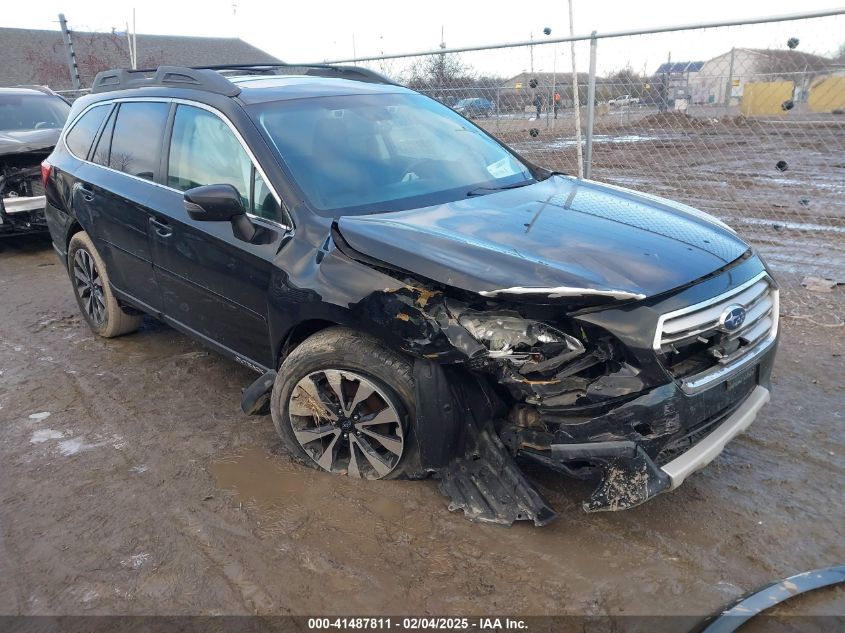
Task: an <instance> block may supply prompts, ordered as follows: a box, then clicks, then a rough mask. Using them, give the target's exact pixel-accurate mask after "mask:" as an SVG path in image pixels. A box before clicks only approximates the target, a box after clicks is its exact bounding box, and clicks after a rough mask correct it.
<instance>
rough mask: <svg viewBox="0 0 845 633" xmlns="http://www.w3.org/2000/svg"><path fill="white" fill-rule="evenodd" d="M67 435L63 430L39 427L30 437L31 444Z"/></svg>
mask: <svg viewBox="0 0 845 633" xmlns="http://www.w3.org/2000/svg"><path fill="white" fill-rule="evenodd" d="M64 436H65V434H64V433H62V432H61V431H54V430H53V429H38V430H37V431H35V433H33V434H32V437H31V438H29V443H30V444H41V443H43V442H46V441H47V440H58V439H60V438H63V437H64Z"/></svg>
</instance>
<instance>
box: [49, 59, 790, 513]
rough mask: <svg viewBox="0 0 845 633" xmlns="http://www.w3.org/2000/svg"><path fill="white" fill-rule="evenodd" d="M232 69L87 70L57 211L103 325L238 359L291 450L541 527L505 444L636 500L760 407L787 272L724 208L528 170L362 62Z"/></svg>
mask: <svg viewBox="0 0 845 633" xmlns="http://www.w3.org/2000/svg"><path fill="white" fill-rule="evenodd" d="M232 72H233V71H232V70H231V69H230V72H229V74H228V75H224V74H222V73H221V72H218V71H217V70H214V69H210V68H205V69H189V68H176V67H161V68H159V69H158V70H157V71H155V72H152V71H150V72H129V71H122V70H120V71H108V72H105V73H101V74H100V75H98V77H97V79H96V81H95V86H94V89H93V91H92V93H93V94H91V95H89V96H86V97H84V98H82V99H79V100H78V101H76V102H75V103H74V105H73V110H72V112H71V115H70V118H69V121H68V124H67V125H66V127H65V129H64V132H63V134H62V138H61V139H60V141H59V144H58V146H57V147H56V149H55V151H54V152H53V154H52V155H51V156H50V157H49V159H48V160H47V161H45V163H44V165H43V170H42V172H43V177H44V184H45V187H46V191H47V200H48V204H47V219H48V223H49V227H50V231H51V234H52V238H53V243H54V246H55V249H56V251H57V252H58V254H59V257H60V258H61V260H62V261H63V262H64V263H66V265H67V269H68V272H69V275H70V280H71V283H72V287H73V291H74V293H75V295H76V299H77V301H78V303H79V307H80V309H81V311H82V314H83V315H84V317H85V319H86V320H87V322H88V324H89V325H90V326H91V328H92V329H93V330H94V331H95V332H97V333H98V334H100V335H102V336H105V337H112V336H117V335H120V334H125V333H127V332H131V331H133V330H134V329H136V328H137V327H138V326H139V325H140V323H141V318H142V315H143V314H145V313H146V314H150V315H152V316H154V317H156V318H158V319H160V320H162V321H164V322H166V323H168V324H170V325H171V326H173V327H174V328H177V329H178V330H181V331H182V332H185V333H186V334H188V335H189V336H192V337H194V338H196V339H198V340H199V341H201V342H203V343H204V344H206V345H208V346H210V347H212V348H213V349H215V350H217V351H219V352H220V353H222V354H224V355H226V356H228V357H230V358H232V359H234V360H235V361H237V362H239V363H241V364H243V365H246V366H247V367H250V368H252V369H253V370H255V371H256V372H258V373H259V374H261V376H260V377H259V378H258V379H257V380H256V382H255V383H253V384H252V385H251V386H249V387H248V388H247V389H246V390H245V392H244V397H243V401H242V403H241V404H242V407H243V408H244V410H246V411H248V412H256V413H261V412H264V413H266V412H267V410H268V409H269V410H270V412H271V413H272V419H273V422H274V424H275V426H276V429H277V431H278V433H279V435H280V437H281V438H282V440H283V442H284V444H285V445H286V447H287V448H288V449H289V451H290V452H291V453H292V454H293V455H295V456H297V457H299V458H300V459H301V460H302V461H304V462H306V463H309V464H311V465H313V466H315V467H318V468H322V469H324V470H326V471H330V472H333V473H337V474H346V475H349V476H352V477H361V478H368V479H370V478H397V477H405V478H417V477H423V476H426V475H430V474H434V475H435V476H437V477H439V478H440V479H441V487H442V489H443V491H444V492H445V493H446V494H447V495H449V496H450V497H451V499H452V503H451V507H452V508H461V509H463V510H464V511H465V513H466V514H467V516H469V517H470V518H472V519H475V520H483V521H496V522H500V523H506V524H509V523H511V522H513V521H514V520H515V519H532V520H534V521H535V522H536V523H537V524H543V523H546V522H548V521H550V520H551V519H552V518H553V517H554V516H555V513H554V510H553V509H552V508H550V507H549V506H548V504H547V502H546V501H545V500H544V499H543V497H542V496H541V495H540V494H539V492H538V491H537V490H536V489H535V488H533V486H532V485H531V483H530V482H529V481H528V480H527V479H526V478H525V477H524V475H523V473H522V471H521V470H520V469H519V468H518V467H517V464H521V463H524V462H535V463H539V464H542V465H545V466H547V467H549V468H552V469H554V470H557V471H558V472H560V473H564V474H566V475H571V476H576V477H585V478H587V477H591V478H594V479H595V480H596V482H597V487H596V489H595V492H594V493H593V494H592V496H591V497H590V499H589V500H587V501H586V502H585V503H584V507H585V509H587V510H615V509H622V508H627V507H631V506H633V505H636V504H638V503H641V502H643V501H645V500H646V499H648V498H650V497H652V496H653V495H655V494H657V493H660V492H662V491H664V490H667V489H671V488H675V487H677V486H678V485H680V484H681V483H682V482H683V481H684V479H685V478H686V477H687V476H688V475H689V474H690V473H692V472H693V471H695V470H697V469H699V468H701V467H702V466H704V465H705V464H707V463H709V462H710V461H711V460H712V459H713V458H714V457H715V456H716V455H717V454H718V453H719V452H720V451H721V450H722V448H723V447H724V446H725V444H726V443H727V442H728V441H730V440H731V439H732V438H733V437H734V436H736V435H737V434H738V433H740V432H741V431H743V430H744V429H745V428H747V427H748V425H749V424H751V422H752V421H753V420H754V418H755V416H756V414H757V412H758V411H759V410H760V408H761V407H762V406H763V405H764V404H765V403H766V402H767V400H768V398H769V376H770V372H771V367H772V362H773V358H774V354H775V348H776V343H777V322H778V291H777V287H776V284H775V282H774V281H773V279H772V277H771V275H770V274H769V272H768V271H767V269H766V266H765V265H764V263H763V262H762V261H761V260H760V258H759V257H758V255H757V254H755V252H754V251H753V249H751V248H750V247H749V246H748V245H747V244H746V243H745V242H743V241H742V240H741V239H740V238H739V237H738V236H737V235H736V234H735V233H734V232H733V231H732V230H731V229H730V228H728V227H727V226H725V225H724V224H723V223H721V222H720V221H718V220H716V219H714V218H712V217H710V216H708V215H706V214H704V213H702V212H700V211H697V210H695V209H692V208H690V207H687V206H685V205H681V204H677V203H674V202H670V201H668V200H664V199H660V198H657V197H654V196H650V195H645V194H641V193H635V192H633V191H628V190H626V189H621V188H617V187H612V186H608V185H603V184H599V183H596V182H592V181H588V180H581V179H576V178H573V177H571V176H567V175H564V174H560V173H554V172H550V171H548V170H545V169H543V168H540V167H537V166H535V165H532V164H531V163H530V162H528V161H527V160H525V159H523V158H521V157H520V156H519V155H518V154H516V153H515V152H514V151H513V150H511V149H510V148H508V147H506V146H504V145H502V144H501V143H499V142H498V141H496V140H495V139H494V138H492V137H490V136H489V135H488V134H486V133H485V132H484V131H483V130H481V129H480V128H478V127H476V126H475V125H474V124H473V123H471V122H469V121H468V120H466V119H464V118H462V117H461V116H460V115H459V114H457V113H455V112H454V111H452V110H450V109H449V108H447V107H446V106H443V105H441V104H439V103H438V102H436V101H434V100H432V99H429V98H427V97H425V96H423V95H420V94H417V93H415V92H414V91H412V90H409V89H406V88H403V87H401V86H398V85H395V84H393V83H391V82H390V81H388V80H386V79H384V78H382V77H380V76H378V75H376V74H374V73H372V72H370V71H367V70H363V69H355V68H343V67H309V68H299V69H297V70H296V71H293V70H292V69H286V68H284V67H281V66H279V67H274V68H261V69H258V68H248V69H242V72H238V71H237V70H235V71H234V72H235V74H231V73H232ZM294 72H295V73H299V74H294ZM303 73H304V74H303Z"/></svg>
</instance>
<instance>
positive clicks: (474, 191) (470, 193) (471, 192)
mask: <svg viewBox="0 0 845 633" xmlns="http://www.w3.org/2000/svg"><path fill="white" fill-rule="evenodd" d="M535 182H537V181H536V180H533V179H532V180H523V181H522V182H518V183H516V184H513V185H503V186H501V187H476V188H475V189H470V190H469V191H467V195H468V196H481V195H484V194H485V193H487V192H489V191H504V190H505V189H517V188H519V187H525V186H526V185H533V184H534V183H535Z"/></svg>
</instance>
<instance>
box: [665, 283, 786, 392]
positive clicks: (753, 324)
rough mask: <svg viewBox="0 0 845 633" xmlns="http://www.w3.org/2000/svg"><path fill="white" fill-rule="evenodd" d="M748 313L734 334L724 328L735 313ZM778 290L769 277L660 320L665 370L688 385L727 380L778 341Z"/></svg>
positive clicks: (672, 313)
mask: <svg viewBox="0 0 845 633" xmlns="http://www.w3.org/2000/svg"><path fill="white" fill-rule="evenodd" d="M736 307H741V308H743V309H744V310H745V320H744V321H743V322H742V324H741V325H740V326H739V327H737V328H736V329H734V330H731V329H730V328H728V327H726V326H725V324H724V318H725V315H726V314H728V313H729V312H730V311H731V309H732V308H736ZM777 321H778V291H777V288H776V287H775V285H774V283H773V282H772V280H771V279H770V278H769V277H768V275H766V274H765V273H761V274H760V275H758V276H757V277H755V278H754V279H751V280H749V281H748V282H746V283H744V284H742V285H741V286H739V287H738V288H735V289H733V290H731V291H730V292H728V293H725V294H723V295H720V296H718V297H714V298H713V299H709V300H708V301H704V302H702V303H699V304H696V305H693V306H690V307H688V308H683V309H682V310H677V311H675V312H671V313H669V314H664V315H663V316H661V317H660V320H659V322H658V326H657V332H656V333H655V338H654V350H655V352H657V354H658V357H659V358H660V359H661V361H662V362H663V364H664V366H665V367H666V368H667V369H668V370H669V371H670V373H672V375H673V376H675V377H676V378H680V379H682V380H684V381H685V382H686V383H687V384H695V385H700V384H705V383H709V382H711V381H708V380H703V379H704V378H706V377H707V375H708V374H711V373H715V372H718V374H719V375H723V374H725V373H726V372H725V371H723V370H725V369H728V370H730V369H731V368H732V367H733V366H734V365H735V364H737V365H738V364H742V362H743V361H744V360H745V359H746V357H748V356H749V354H751V353H752V351H753V350H755V349H756V348H758V347H761V346H764V345H763V344H764V343H765V342H771V341H772V340H774V337H775V334H776V333H777Z"/></svg>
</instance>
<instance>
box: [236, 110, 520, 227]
mask: <svg viewBox="0 0 845 633" xmlns="http://www.w3.org/2000/svg"><path fill="white" fill-rule="evenodd" d="M250 110H251V114H252V116H253V117H254V118H255V119H256V120H257V122H258V124H259V128H260V129H261V130H262V132H263V133H264V134H265V135H266V137H267V138H268V139H269V141H270V142H271V143H272V144H273V145H274V146H275V148H276V150H277V151H278V152H279V155H280V156H281V157H282V159H283V160H284V162H285V164H287V166H288V168H289V169H290V171H291V173H292V175H293V177H294V178H295V179H296V181H297V183H298V184H299V186H300V187H301V189H302V190H303V192H304V193H305V195H306V196H307V198H308V201H309V203H310V204H311V206H312V207H313V208H314V209H315V210H317V211H318V212H320V213H322V214H324V215H330V216H337V215H344V214H352V213H373V212H377V211H385V210H391V211H399V210H403V209H412V208H415V207H421V206H428V205H432V204H442V203H444V202H450V201H453V200H458V199H461V198H465V197H466V196H467V195H477V194H478V193H479V190H481V191H484V192H489V191H487V189H490V190H495V189H498V188H501V187H508V186H513V185H518V184H520V183H525V184H527V183H529V182H533V177H532V175H531V172H530V171H529V169H528V167H526V166H525V165H524V164H523V163H521V162H520V161H519V160H518V159H517V158H516V157H515V156H514V155H513V154H511V153H510V152H509V151H508V150H506V149H505V148H504V147H502V146H501V145H500V144H499V143H497V142H496V141H494V140H493V139H492V138H490V137H489V136H487V135H486V134H485V133H484V132H482V131H481V130H479V129H478V128H477V127H475V126H474V125H472V124H471V123H469V122H468V121H466V120H465V119H464V118H463V117H461V116H460V115H458V114H456V113H455V112H453V111H452V110H450V109H449V108H447V107H445V106H444V105H442V104H440V103H438V102H436V101H434V100H433V99H429V98H428V97H424V96H422V95H417V94H378V95H351V96H337V97H318V98H313V99H296V100H290V101H279V102H273V103H265V104H260V105H256V106H252V107H251V109H250Z"/></svg>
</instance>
